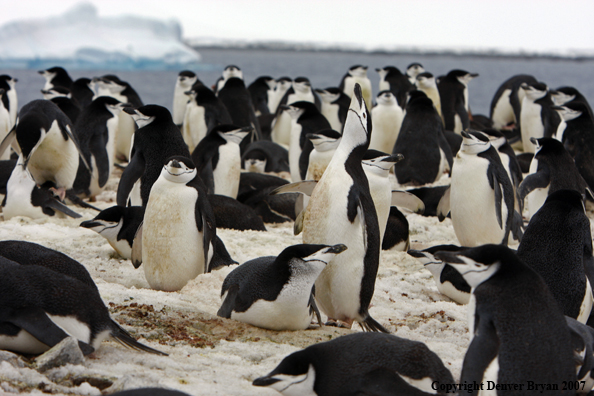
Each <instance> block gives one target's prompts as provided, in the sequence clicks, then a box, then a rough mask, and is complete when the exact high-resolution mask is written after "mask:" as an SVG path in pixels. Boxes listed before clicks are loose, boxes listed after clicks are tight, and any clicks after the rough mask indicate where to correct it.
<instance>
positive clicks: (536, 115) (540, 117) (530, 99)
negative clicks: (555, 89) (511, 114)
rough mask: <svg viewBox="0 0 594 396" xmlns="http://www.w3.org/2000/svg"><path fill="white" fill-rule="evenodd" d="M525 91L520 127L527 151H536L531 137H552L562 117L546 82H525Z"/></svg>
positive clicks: (523, 86) (523, 143)
mask: <svg viewBox="0 0 594 396" xmlns="http://www.w3.org/2000/svg"><path fill="white" fill-rule="evenodd" d="M521 88H522V89H523V90H524V92H525V96H524V99H523V100H522V110H521V112H520V129H521V131H522V145H523V147H524V152H525V153H534V149H535V147H534V145H533V144H532V142H531V141H530V139H531V138H535V139H539V138H541V137H552V136H553V135H554V134H555V133H556V132H557V129H558V126H559V122H560V121H561V117H560V116H559V114H558V113H557V112H556V111H555V110H554V109H553V108H552V107H553V106H554V104H553V100H552V99H551V94H550V92H549V88H548V87H547V86H546V84H544V83H531V84H526V83H523V84H522V85H521Z"/></svg>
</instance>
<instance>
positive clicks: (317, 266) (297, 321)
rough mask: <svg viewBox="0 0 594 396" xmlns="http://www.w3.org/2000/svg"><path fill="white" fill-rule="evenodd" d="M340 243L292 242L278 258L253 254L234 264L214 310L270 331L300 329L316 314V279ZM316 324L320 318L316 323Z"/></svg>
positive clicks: (338, 249)
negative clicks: (219, 301) (314, 288)
mask: <svg viewBox="0 0 594 396" xmlns="http://www.w3.org/2000/svg"><path fill="white" fill-rule="evenodd" d="M345 250H347V247H346V246H345V245H342V244H339V245H334V246H327V245H293V246H289V247H287V248H286V249H284V250H283V251H282V252H281V253H280V254H279V255H278V257H274V256H267V257H259V258H256V259H253V260H250V261H247V262H245V263H243V264H241V265H240V266H239V267H237V268H235V269H234V270H233V271H232V272H231V273H229V275H227V277H225V281H224V282H223V286H222V288H221V300H223V303H222V305H221V308H220V309H219V311H218V312H217V315H219V316H220V317H223V318H231V319H234V320H238V321H240V322H245V323H250V324H252V325H254V326H258V327H262V328H265V329H271V330H304V329H307V328H308V327H309V326H310V324H311V321H312V319H313V316H314V312H315V314H316V315H317V317H318V320H320V313H319V311H318V309H317V307H316V305H315V301H314V298H313V286H314V282H315V281H316V278H317V277H318V275H319V274H320V272H322V270H323V269H324V268H325V267H326V265H327V264H328V262H329V261H330V260H332V259H333V258H334V256H336V255H337V254H340V253H342V252H344V251H345ZM320 324H321V323H320Z"/></svg>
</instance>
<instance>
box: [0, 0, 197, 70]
mask: <svg viewBox="0 0 594 396" xmlns="http://www.w3.org/2000/svg"><path fill="white" fill-rule="evenodd" d="M199 61H200V54H199V53H198V52H196V51H195V50H194V49H192V48H191V47H189V46H188V45H186V44H185V43H184V42H183V41H182V29H181V26H180V24H179V22H177V21H176V20H169V21H160V20H155V19H149V18H146V17H137V16H131V15H125V16H117V17H99V16H98V13H97V9H96V8H95V6H94V5H93V4H91V3H80V4H78V5H76V6H74V7H73V8H71V9H70V10H68V11H67V12H65V13H64V14H62V15H59V16H54V17H49V18H45V19H36V20H21V21H13V22H9V23H6V24H4V25H2V26H0V67H2V68H39V69H44V68H48V67H52V66H55V65H60V66H63V67H65V68H67V69H107V70H135V69H144V70H178V69H180V68H191V67H195V66H196V65H197V64H198V62H199Z"/></svg>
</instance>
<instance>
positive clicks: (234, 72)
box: [213, 65, 243, 95]
mask: <svg viewBox="0 0 594 396" xmlns="http://www.w3.org/2000/svg"><path fill="white" fill-rule="evenodd" d="M230 78H239V79H240V80H243V71H241V69H240V68H239V66H235V65H229V66H226V67H225V69H223V74H222V76H221V77H220V78H219V79H218V80H217V82H216V84H215V85H214V88H213V90H214V92H215V93H216V94H217V95H218V94H219V91H220V90H221V89H223V87H224V86H225V84H226V83H227V80H228V79H230Z"/></svg>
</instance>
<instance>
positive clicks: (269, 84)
mask: <svg viewBox="0 0 594 396" xmlns="http://www.w3.org/2000/svg"><path fill="white" fill-rule="evenodd" d="M252 84H262V86H264V85H265V86H266V89H267V90H269V91H270V90H273V89H274V87H276V81H275V80H274V78H272V77H270V76H260V77H258V78H256V80H255V81H254V82H253V83H252Z"/></svg>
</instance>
